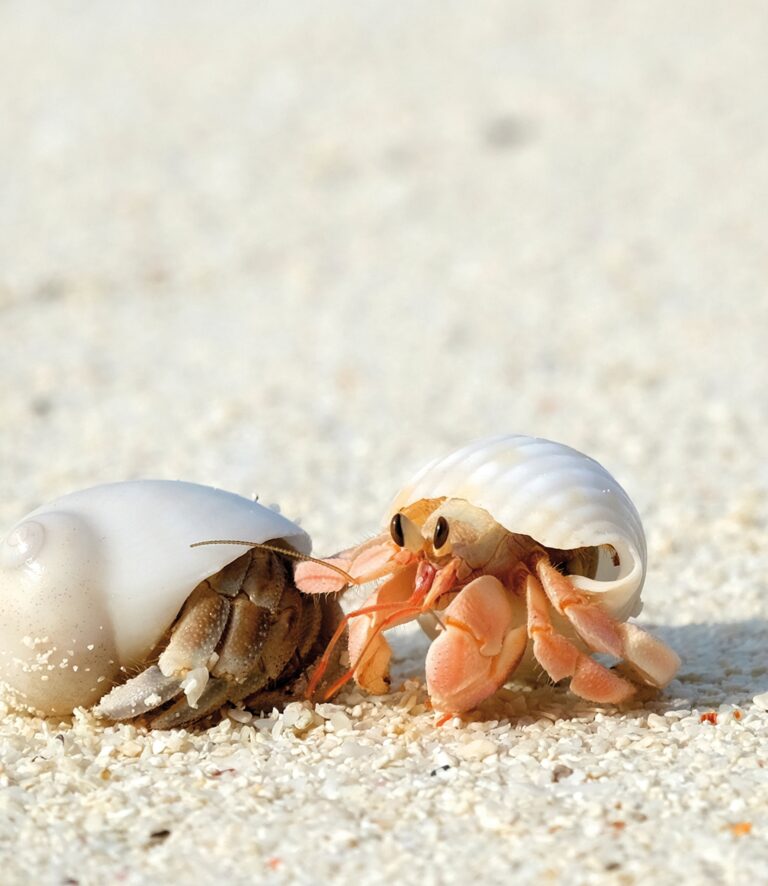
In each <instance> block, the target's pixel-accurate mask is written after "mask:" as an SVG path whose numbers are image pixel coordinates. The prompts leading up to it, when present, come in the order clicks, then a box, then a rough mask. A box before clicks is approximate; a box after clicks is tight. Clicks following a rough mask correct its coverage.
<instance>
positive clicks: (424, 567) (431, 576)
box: [414, 560, 437, 597]
mask: <svg viewBox="0 0 768 886" xmlns="http://www.w3.org/2000/svg"><path fill="white" fill-rule="evenodd" d="M436 575H437V569H435V567H434V566H433V565H432V564H431V563H428V562H427V561H426V560H422V561H421V562H420V563H419V565H418V568H417V569H416V581H415V582H414V590H415V592H416V595H417V596H419V597H422V596H424V597H426V595H427V594H428V593H429V591H430V589H431V588H432V582H433V581H434V580H435V576H436Z"/></svg>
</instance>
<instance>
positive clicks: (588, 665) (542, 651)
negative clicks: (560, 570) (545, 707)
mask: <svg viewBox="0 0 768 886" xmlns="http://www.w3.org/2000/svg"><path fill="white" fill-rule="evenodd" d="M525 597H526V602H527V604H528V634H529V636H530V638H531V640H532V641H533V654H534V656H535V657H536V660H537V661H538V662H539V664H540V665H541V666H542V667H543V668H544V670H545V671H546V672H547V673H548V674H549V676H550V677H551V678H552V679H553V680H554V681H555V683H558V682H559V681H560V680H562V679H564V678H565V677H570V678H571V691H572V692H574V693H576V695H580V696H581V697H582V698H586V699H589V700H590V701H598V702H607V703H610V704H619V703H620V702H622V701H626V700H627V699H628V698H630V697H631V696H633V695H634V694H635V686H633V685H632V683H630V682H629V681H628V680H624V679H623V678H622V677H619V676H618V674H616V673H614V672H613V671H610V670H608V668H606V667H603V665H601V664H599V663H598V662H596V661H594V660H593V659H591V658H590V657H589V656H588V655H585V654H584V653H583V652H582V651H581V650H580V649H577V648H576V647H575V646H574V645H573V643H571V642H570V641H569V640H566V638H565V637H563V636H562V635H561V634H558V633H557V632H556V631H555V629H554V627H553V625H552V622H551V620H550V617H549V602H548V600H547V596H546V594H545V593H544V589H543V588H542V586H541V582H540V581H539V579H538V578H537V577H536V576H535V575H532V574H529V575H528V576H527V577H526V580H525Z"/></svg>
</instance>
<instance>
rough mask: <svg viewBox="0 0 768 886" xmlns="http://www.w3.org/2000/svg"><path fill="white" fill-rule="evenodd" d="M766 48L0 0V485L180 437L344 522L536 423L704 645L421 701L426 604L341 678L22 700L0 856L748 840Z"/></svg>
mask: <svg viewBox="0 0 768 886" xmlns="http://www.w3.org/2000/svg"><path fill="white" fill-rule="evenodd" d="M767 45H768V19H766V13H765V7H764V4H760V3H750V2H742V3H740V4H738V5H733V4H726V3H713V2H705V3H704V2H703V3H697V4H667V3H662V2H651V3H644V4H634V6H633V9H630V8H629V7H628V5H623V6H618V7H616V6H612V5H610V4H604V3H597V2H594V3H591V2H577V3H572V4H568V5H567V8H566V7H565V6H561V5H555V4H551V5H549V6H547V7H543V6H541V5H540V4H533V3H530V4H525V3H502V2H499V3H480V4H455V3H448V4H439V3H424V4H419V5H418V7H417V8H411V7H402V8H398V9H396V10H395V9H393V7H391V5H389V4H384V3H379V4H376V3H368V2H366V3H355V4H353V3H348V4H340V3H325V4H323V5H322V7H320V6H319V5H317V4H312V3H298V4H296V3H294V4H292V5H290V7H287V6H286V5H285V4H279V3H265V4H258V5H254V4H250V3H246V2H242V3H236V2H233V3H229V4H226V5H224V6H222V5H221V4H205V5H204V4H202V3H199V4H198V3H189V2H187V3H175V4H172V3H165V4H162V5H161V6H160V5H158V4H155V3H151V2H143V3H132V4H118V3H108V2H104V3H100V4H90V3H81V2H71V3H66V4H63V3H57V4H54V3H45V2H32V3H24V2H21V0H17V2H6V3H3V4H2V6H1V7H0V108H2V116H1V117H0V170H2V172H1V173H0V337H1V338H0V340H1V341H2V348H0V377H2V379H3V384H2V387H1V388H0V408H1V411H2V426H1V428H0V488H2V490H3V496H2V499H1V500H0V518H1V520H2V523H1V524H0V525H7V524H10V523H11V522H12V521H14V520H15V519H16V518H17V517H18V516H20V515H21V514H23V513H24V512H26V511H27V510H29V509H30V508H31V507H32V506H33V505H36V504H37V503H39V502H41V501H43V500H46V499H50V498H53V497H54V496H57V495H59V494H61V493H63V492H65V491H68V490H70V489H73V488H76V487H80V486H85V485H91V484H93V483H97V482H101V481H106V480H112V479H121V478H127V477H138V476H155V477H183V478H186V479H190V480H197V481H202V482H209V483H213V484H217V485H220V486H224V487H226V488H230V489H233V490H235V491H238V492H241V493H243V494H246V495H249V494H251V493H252V492H258V493H259V495H260V496H261V499H262V500H263V501H266V502H271V501H279V502H280V503H281V505H282V508H283V510H284V512H285V513H286V514H288V515H289V516H294V517H295V516H298V517H300V518H301V519H302V522H303V525H304V526H305V527H306V528H307V529H308V531H309V532H310V533H311V534H312V535H313V537H314V539H315V545H316V550H318V551H320V552H323V553H329V552H331V551H333V550H335V549H337V548H339V547H341V546H342V545H346V544H349V543H352V542H354V541H356V540H358V539H361V538H363V537H365V536H366V535H367V534H369V533H372V532H373V531H374V530H375V529H376V528H377V526H378V520H379V518H380V515H381V513H382V511H383V509H384V506H385V504H386V502H387V501H388V499H389V497H390V496H391V495H392V493H393V492H394V491H395V489H396V487H397V484H398V483H399V482H400V481H401V480H403V479H405V478H406V477H407V476H408V474H409V472H410V471H411V470H412V469H413V468H414V467H415V466H417V465H419V464H420V463H421V462H422V461H424V460H425V459H426V458H428V457H431V456H432V455H434V454H437V453H440V452H443V451H445V450H446V449H449V448H450V447H452V446H453V445H457V444H460V443H462V442H464V441H466V440H468V439H471V438H474V437H478V436H482V435H484V434H488V433H498V432H500V431H522V432H527V433H535V434H538V435H541V436H547V437H552V438H554V439H558V440H562V441H563V442H567V443H569V444H571V445H573V446H576V447H577V448H580V449H583V450H586V451H587V452H589V453H590V454H592V455H593V456H595V457H596V458H598V459H599V460H600V461H602V462H604V463H605V464H606V466H607V467H608V468H609V469H610V470H612V471H613V472H614V473H615V474H616V476H617V477H618V478H619V479H620V481H621V482H622V483H623V484H624V485H625V486H626V487H627V489H628V490H629V491H630V492H631V494H632V495H633V496H634V498H635V500H636V502H637V504H638V507H639V509H640V511H641V513H642V514H643V517H644V519H645V522H646V527H647V531H648V537H649V552H650V572H649V577H648V582H647V586H646V591H645V600H646V607H645V610H644V613H643V615H642V617H641V623H643V624H645V625H649V626H651V627H653V629H654V630H655V631H656V632H657V633H658V634H659V635H660V636H661V637H663V638H664V639H665V640H666V641H667V642H669V643H670V644H672V645H673V646H674V647H675V648H676V649H677V650H678V651H679V652H680V654H681V655H682V657H683V659H684V664H683V667H682V670H681V672H680V675H679V679H677V680H675V681H674V682H673V683H672V684H671V686H670V687H669V689H668V690H667V692H665V693H664V694H663V695H662V696H661V697H660V698H658V699H657V700H654V701H652V702H649V703H647V704H645V705H638V706H631V707H630V709H627V710H623V711H618V710H615V709H612V708H606V709H605V710H602V711H597V712H596V711H595V709H594V706H592V705H590V704H587V703H584V702H580V701H579V700H577V699H575V698H574V697H573V696H571V695H569V694H568V692H567V691H566V690H564V689H549V688H543V689H540V690H536V691H535V692H533V693H521V692H519V691H514V692H510V693H506V692H505V693H504V694H503V695H502V696H500V697H499V698H498V699H496V700H495V701H494V702H493V703H492V704H491V705H490V706H489V707H488V710H487V711H486V719H480V720H478V721H477V722H472V723H469V724H467V725H463V726H462V725H459V724H458V723H455V722H452V723H451V724H449V725H447V726H445V727H442V728H440V729H436V728H435V727H434V726H433V717H432V715H430V714H429V713H427V712H425V711H424V709H423V703H424V700H425V694H424V688H423V684H422V681H423V655H424V648H425V641H424V640H423V639H422V638H421V637H420V636H419V635H418V634H417V632H415V631H412V630H410V631H409V630H407V629H405V630H402V631H400V633H399V635H398V636H396V637H395V638H394V641H393V642H394V643H395V645H396V646H397V658H398V660H397V663H396V668H397V671H396V673H397V676H398V680H397V681H396V683H397V685H399V683H400V682H401V680H402V678H405V677H411V678H412V681H411V682H408V683H406V684H405V687H404V688H403V689H398V691H397V692H394V693H393V694H392V695H391V696H389V697H386V698H382V699H371V698H364V697H363V696H362V695H358V694H357V693H355V692H354V691H351V692H349V693H348V694H347V695H343V696H342V697H341V698H340V701H339V704H338V706H330V707H327V708H322V709H321V710H322V713H321V714H314V715H311V716H310V715H309V714H307V713H304V712H303V711H302V710H297V709H291V710H289V711H288V712H287V714H286V715H283V716H282V717H274V718H272V719H268V720H264V721H255V722H253V723H249V722H246V723H242V722H233V721H230V720H229V719H224V720H223V721H222V722H221V723H220V724H219V725H218V726H216V727H215V728H212V729H210V730H208V731H202V732H201V731H198V732H190V733H187V732H183V731H182V732H171V733H156V734H152V733H149V734H147V733H145V732H141V731H138V732H137V731H136V729H134V728H133V727H131V726H121V727H117V728H107V729H104V728H102V727H101V726H99V725H97V724H96V723H95V722H94V721H93V720H92V719H91V718H90V717H89V716H87V715H82V716H78V717H76V718H75V720H74V721H73V722H69V721H67V722H65V723H56V722H50V721H49V722H43V721H39V720H33V719H30V718H25V717H18V716H15V715H11V714H8V716H6V717H4V719H3V722H2V725H1V726H0V767H1V768H0V785H2V787H1V789H0V847H1V848H0V861H1V862H2V873H0V880H1V881H2V882H3V883H29V882H36V883H51V884H64V883H75V882H76V883H79V884H100V883H112V882H118V881H120V882H124V883H128V884H139V883H163V882H176V883H181V882H198V883H217V882H223V881H224V879H225V878H228V882H231V883H248V882H261V881H264V882H274V883H295V882H296V883H308V884H311V883H322V882H328V881H333V882H338V883H352V882H354V883H365V884H374V883H395V882H405V883H425V884H429V883H453V882H480V883H508V882H516V883H527V882H537V883H538V882H563V883H599V884H602V883H610V884H613V883H616V884H631V883H675V884H679V883H681V882H685V883H723V884H727V883H735V882H737V881H738V882H750V881H752V882H762V881H764V880H765V876H766V875H765V871H766V870H768V843H767V842H766V835H768V766H766V761H767V760H768V739H766V735H768V713H766V712H765V710H764V707H766V706H768V702H765V701H763V703H762V704H761V703H756V702H754V701H753V698H754V697H755V696H760V695H763V694H764V693H766V692H767V691H768V650H767V647H768V622H766V617H767V613H768V595H767V593H766V591H768V586H767V580H766V575H768V545H767V541H768V532H767V531H766V526H767V525H768V505H767V504H766V500H767V498H768V460H767V459H766V454H767V452H768V444H766V430H767V429H768V398H767V397H766V384H767V383H768V347H767V346H766V340H767V339H766V336H767V334H768V295H767V294H766V279H768V251H767V250H766V247H765V218H766V206H767V205H768V159H767V156H766V144H767V143H768V114H766V84H767V83H768V53H766V49H765V48H766V46H767ZM710 711H715V712H717V713H718V717H717V723H716V724H711V723H709V722H707V721H704V722H702V721H701V714H703V713H706V712H710ZM488 718H490V719H488ZM241 719H243V718H242V717H241ZM244 719H246V720H247V719H248V718H247V717H245V718H244Z"/></svg>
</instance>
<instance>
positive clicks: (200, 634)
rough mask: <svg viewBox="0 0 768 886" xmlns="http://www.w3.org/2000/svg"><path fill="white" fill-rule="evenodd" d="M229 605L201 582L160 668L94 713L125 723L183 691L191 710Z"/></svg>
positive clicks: (133, 682) (108, 697)
mask: <svg viewBox="0 0 768 886" xmlns="http://www.w3.org/2000/svg"><path fill="white" fill-rule="evenodd" d="M230 607H231V602H230V601H229V600H228V599H227V598H226V597H222V596H220V595H219V594H218V593H217V592H216V591H214V590H213V589H212V588H211V587H210V586H209V584H208V583H206V582H203V583H202V584H200V585H198V586H197V588H196V589H195V590H194V591H193V593H192V594H191V595H190V597H189V599H188V600H187V602H186V603H185V604H184V607H183V608H182V611H181V614H180V616H179V618H178V621H177V622H176V624H175V626H174V627H173V630H172V633H171V638H170V640H169V642H168V645H167V646H166V648H165V650H164V651H163V653H162V655H161V656H160V660H159V661H158V663H157V665H153V666H152V667H150V668H147V670H146V671H143V672H142V673H140V674H138V675H137V676H136V677H134V678H133V679H131V680H128V682H127V683H123V684H122V685H120V686H116V687H115V688H114V689H113V690H112V691H111V692H109V693H108V694H107V695H105V696H104V697H103V698H102V699H101V700H100V701H99V703H98V705H96V707H95V708H94V712H95V713H96V715H97V716H100V717H109V718H110V719H112V720H123V719H130V718H131V717H136V716H138V715H139V714H143V713H146V712H147V711H150V710H152V709H153V708H155V707H157V706H158V705H160V704H164V703H165V702H166V701H168V700H169V699H171V698H173V697H174V696H175V695H177V694H178V693H180V692H182V691H183V692H184V693H185V694H186V701H187V702H188V704H189V705H190V706H192V707H195V706H196V705H197V701H198V699H199V698H200V696H201V695H202V694H203V691H204V689H205V686H206V683H207V682H208V677H209V671H208V666H209V664H210V663H211V657H212V655H213V653H214V652H215V650H216V647H217V646H218V644H219V641H220V639H221V637H222V634H223V633H224V629H225V627H226V624H227V620H228V618H229V612H230Z"/></svg>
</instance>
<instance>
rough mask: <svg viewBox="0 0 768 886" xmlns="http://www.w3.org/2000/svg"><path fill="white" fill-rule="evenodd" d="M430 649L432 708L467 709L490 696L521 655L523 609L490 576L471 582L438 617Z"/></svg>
mask: <svg viewBox="0 0 768 886" xmlns="http://www.w3.org/2000/svg"><path fill="white" fill-rule="evenodd" d="M440 620H441V621H442V623H443V624H444V625H445V629H444V630H443V631H442V632H441V633H440V634H439V635H438V637H437V638H436V639H435V640H434V642H433V643H432V645H431V646H430V647H429V651H428V653H427V661H426V671H427V688H428V690H429V695H430V698H431V699H432V704H433V706H434V707H435V709H436V710H439V711H445V712H450V713H460V712H461V711H467V710H469V709H470V708H473V707H475V705H478V704H480V702H481V701H483V700H484V699H486V698H488V696H490V695H493V693H494V692H496V690H497V689H499V688H500V687H501V686H502V685H503V684H504V683H505V682H506V680H507V679H508V677H509V675H510V674H511V673H512V671H513V670H514V669H515V668H516V667H517V665H518V664H519V662H520V659H521V658H522V657H523V653H524V652H525V647H526V644H527V642H528V637H527V633H526V625H525V610H524V607H523V605H522V602H521V601H520V600H518V599H517V598H516V597H514V596H512V595H511V594H510V593H509V591H507V589H506V588H505V587H504V585H503V584H502V583H501V582H500V581H499V580H498V579H497V578H494V577H493V576H491V575H483V576H480V578H476V579H475V580H474V581H471V582H470V583H469V584H468V585H467V586H466V587H465V588H463V589H462V590H461V591H460V592H459V594H458V596H457V597H456V598H455V599H454V600H453V601H452V602H451V603H450V605H449V606H448V607H447V608H446V609H445V611H444V612H443V613H442V615H441V616H440Z"/></svg>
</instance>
